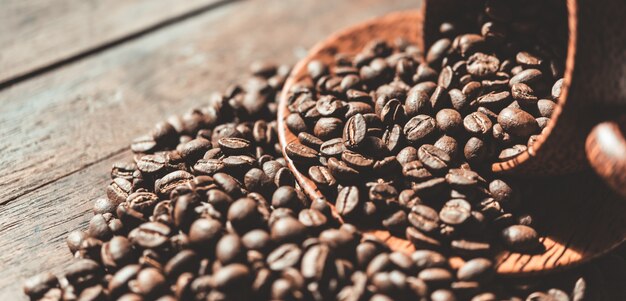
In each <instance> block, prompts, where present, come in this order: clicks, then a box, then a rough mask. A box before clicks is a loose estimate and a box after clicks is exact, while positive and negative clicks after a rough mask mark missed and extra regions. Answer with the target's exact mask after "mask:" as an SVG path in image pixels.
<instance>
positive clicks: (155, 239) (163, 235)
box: [128, 222, 171, 249]
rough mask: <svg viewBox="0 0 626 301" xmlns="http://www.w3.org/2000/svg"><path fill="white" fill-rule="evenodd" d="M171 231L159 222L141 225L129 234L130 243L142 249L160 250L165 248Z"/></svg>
mask: <svg viewBox="0 0 626 301" xmlns="http://www.w3.org/2000/svg"><path fill="white" fill-rule="evenodd" d="M170 234H171V229H170V227H168V226H167V225H165V224H163V223H159V222H148V223H144V224H141V225H140V226H139V227H138V228H136V229H134V230H133V231H131V232H130V233H129V234H128V238H129V239H130V241H131V242H132V243H133V244H134V245H136V246H138V247H141V248H147V249H158V248H160V247H162V246H164V245H165V244H166V243H167V242H168V239H169V235H170Z"/></svg>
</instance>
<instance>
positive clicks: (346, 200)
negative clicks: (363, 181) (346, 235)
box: [335, 186, 361, 217]
mask: <svg viewBox="0 0 626 301" xmlns="http://www.w3.org/2000/svg"><path fill="white" fill-rule="evenodd" d="M360 205H361V200H360V197H359V189H358V188H357V187H356V186H346V187H343V188H342V189H341V190H339V193H338V194H337V201H336V203H335V207H336V208H337V212H338V213H339V214H340V215H341V216H343V217H349V216H350V215H352V214H354V213H356V212H357V209H358V208H359V206H360Z"/></svg>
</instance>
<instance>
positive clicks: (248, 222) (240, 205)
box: [227, 198, 262, 233]
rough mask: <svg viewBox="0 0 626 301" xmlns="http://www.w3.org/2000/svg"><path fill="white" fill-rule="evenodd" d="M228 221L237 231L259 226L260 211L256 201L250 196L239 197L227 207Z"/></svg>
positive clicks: (242, 231) (240, 231)
mask: <svg viewBox="0 0 626 301" xmlns="http://www.w3.org/2000/svg"><path fill="white" fill-rule="evenodd" d="M227 216H228V221H229V222H230V224H231V225H232V227H233V228H234V229H235V231H237V233H245V232H247V231H249V230H251V229H253V228H255V227H258V226H259V223H260V222H261V218H262V216H261V213H260V211H259V209H258V208H257V202H255V201H254V200H252V199H251V198H240V199H238V200H237V201H235V202H234V203H233V204H232V205H231V206H230V208H228V215H227Z"/></svg>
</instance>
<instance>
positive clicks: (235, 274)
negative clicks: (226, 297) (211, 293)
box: [213, 263, 252, 292]
mask: <svg viewBox="0 0 626 301" xmlns="http://www.w3.org/2000/svg"><path fill="white" fill-rule="evenodd" d="M213 281H214V283H215V288H217V289H218V290H220V291H223V292H231V291H235V290H237V289H241V288H244V287H249V286H250V284H251V282H252V277H251V275H250V270H249V269H248V267H246V266H245V265H243V264H239V263H233V264H229V265H226V266H224V267H222V268H221V269H219V270H218V271H217V272H216V273H215V275H214V276H213Z"/></svg>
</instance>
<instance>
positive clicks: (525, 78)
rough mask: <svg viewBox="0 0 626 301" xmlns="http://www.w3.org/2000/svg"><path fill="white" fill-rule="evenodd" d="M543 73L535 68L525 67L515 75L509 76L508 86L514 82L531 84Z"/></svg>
mask: <svg viewBox="0 0 626 301" xmlns="http://www.w3.org/2000/svg"><path fill="white" fill-rule="evenodd" d="M542 76H543V74H542V73H541V71H539V70H537V69H526V70H524V71H522V72H520V73H518V74H516V75H515V76H513V77H511V80H510V81H509V86H511V87H513V86H514V85H515V84H518V83H522V84H526V85H531V86H532V84H533V83H535V82H537V81H538V80H540V79H541V78H542Z"/></svg>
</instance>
